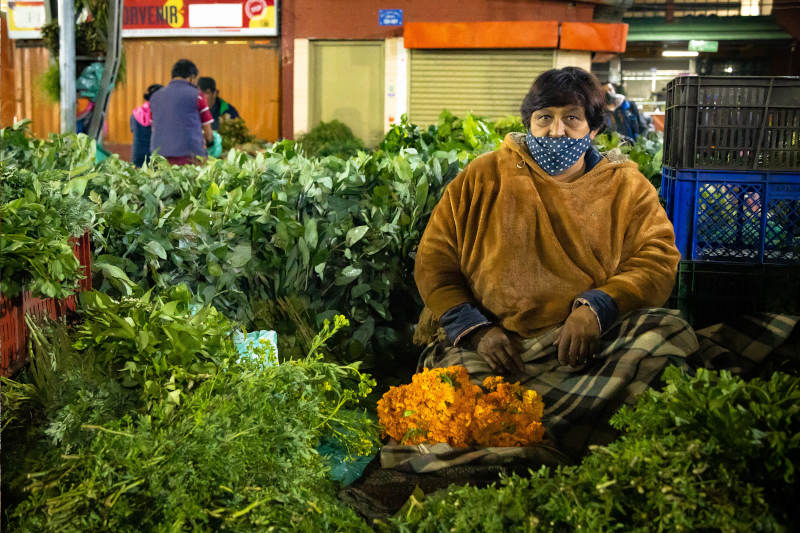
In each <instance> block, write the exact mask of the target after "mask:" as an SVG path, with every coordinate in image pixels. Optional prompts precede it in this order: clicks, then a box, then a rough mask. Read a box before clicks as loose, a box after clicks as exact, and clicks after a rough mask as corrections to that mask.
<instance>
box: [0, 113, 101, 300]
mask: <svg viewBox="0 0 800 533" xmlns="http://www.w3.org/2000/svg"><path fill="white" fill-rule="evenodd" d="M26 126H27V123H20V124H17V125H15V126H13V127H10V128H4V129H3V130H0V137H2V163H0V165H2V168H1V169H0V196H1V197H2V200H1V201H0V219H2V220H3V233H2V235H0V253H2V255H3V269H2V286H1V287H0V290H2V292H3V294H4V295H6V296H8V297H14V296H16V295H17V294H19V293H20V291H22V290H30V291H32V292H33V294H34V296H44V297H50V298H65V297H66V296H69V295H71V294H73V292H74V290H75V289H76V288H77V285H78V282H79V280H80V279H82V275H81V274H80V273H79V271H78V267H79V263H78V260H77V258H76V257H75V255H74V254H73V252H72V245H71V243H70V241H69V239H70V237H78V236H80V235H82V234H83V233H84V232H85V231H86V230H87V229H88V228H89V227H90V226H91V224H92V222H93V220H94V206H93V204H91V203H90V202H88V201H87V200H86V199H84V198H83V193H84V189H85V187H86V183H87V181H88V179H90V177H91V174H90V173H89V170H90V169H91V167H92V165H93V161H88V160H87V158H88V153H89V152H90V151H91V148H92V147H93V145H91V144H88V143H87V141H86V138H78V137H76V136H72V137H69V138H66V137H55V138H53V139H51V141H49V142H47V141H35V140H33V139H32V138H31V137H30V136H29V134H28V133H27V129H26ZM76 145H77V146H76ZM58 153H61V154H62V156H61V157H56V155H57V154H58ZM76 153H78V154H86V157H83V156H82V157H74V156H75V155H76ZM73 163H74V165H73Z"/></svg>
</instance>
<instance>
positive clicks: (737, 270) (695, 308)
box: [667, 261, 800, 329]
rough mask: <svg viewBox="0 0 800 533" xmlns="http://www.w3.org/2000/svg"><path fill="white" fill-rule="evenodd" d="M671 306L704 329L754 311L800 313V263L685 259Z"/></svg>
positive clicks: (679, 270) (693, 323) (671, 299)
mask: <svg viewBox="0 0 800 533" xmlns="http://www.w3.org/2000/svg"><path fill="white" fill-rule="evenodd" d="M667 306H668V307H669V308H670V309H678V310H680V311H681V313H683V317H684V318H685V319H686V320H687V321H688V322H689V323H690V324H691V325H692V326H693V327H694V328H695V329H702V328H704V327H707V326H713V325H714V324H719V323H721V322H726V321H729V320H732V319H735V318H737V317H740V316H742V315H747V314H752V313H780V314H789V315H798V314H800V267H795V266H772V265H739V264H727V263H706V262H700V261H681V263H680V265H679V266H678V277H677V281H676V283H675V289H674V290H673V292H672V296H671V297H670V299H669V303H668V304H667Z"/></svg>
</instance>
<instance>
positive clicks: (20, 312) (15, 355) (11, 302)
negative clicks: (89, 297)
mask: <svg viewBox="0 0 800 533" xmlns="http://www.w3.org/2000/svg"><path fill="white" fill-rule="evenodd" d="M71 240H72V251H73V252H74V253H75V257H77V258H78V262H79V263H80V264H81V266H82V268H83V275H84V276H85V279H82V280H81V281H80V284H79V285H78V289H77V292H81V291H90V290H92V257H91V240H90V239H89V232H88V231H87V232H86V233H84V234H83V235H82V236H81V237H79V238H77V239H71ZM74 310H75V296H70V297H69V298H66V299H64V300H55V299H53V298H45V299H41V298H34V297H32V296H31V293H30V292H23V293H22V294H18V295H17V296H16V297H14V298H6V297H5V296H3V295H0V335H2V347H0V352H2V353H0V355H1V356H2V364H0V374H2V375H3V376H10V375H11V374H13V373H14V372H16V371H17V370H19V369H20V368H22V367H23V366H24V365H25V363H27V362H28V360H29V353H28V327H27V326H26V324H25V314H26V313H28V314H32V315H35V316H43V315H45V314H46V315H47V316H49V317H50V318H52V319H56V318H59V317H62V316H64V315H66V314H67V312H69V311H74Z"/></svg>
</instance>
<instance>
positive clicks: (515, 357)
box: [503, 343, 525, 372]
mask: <svg viewBox="0 0 800 533" xmlns="http://www.w3.org/2000/svg"><path fill="white" fill-rule="evenodd" d="M503 349H504V350H505V353H506V355H507V356H508V359H509V360H510V362H511V366H509V367H507V368H508V370H509V371H511V372H524V371H525V365H524V364H522V358H521V357H520V356H519V350H517V348H516V347H515V346H514V345H513V344H512V343H508V344H506V345H504V346H503Z"/></svg>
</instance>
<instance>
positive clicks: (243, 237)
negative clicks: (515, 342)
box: [87, 142, 468, 360]
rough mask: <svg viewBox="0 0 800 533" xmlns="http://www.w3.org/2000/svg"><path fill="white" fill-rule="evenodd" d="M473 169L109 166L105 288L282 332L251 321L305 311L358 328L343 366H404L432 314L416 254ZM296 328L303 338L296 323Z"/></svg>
mask: <svg viewBox="0 0 800 533" xmlns="http://www.w3.org/2000/svg"><path fill="white" fill-rule="evenodd" d="M466 160H468V157H465V158H464V159H463V160H461V159H459V156H458V154H457V153H456V152H455V150H453V151H450V152H437V153H436V157H433V158H428V159H427V160H424V159H423V157H422V156H420V155H419V154H416V153H414V152H413V151H403V153H402V154H397V155H393V156H390V155H388V154H386V153H383V152H381V153H375V154H369V155H368V154H362V155H361V156H359V157H356V158H353V159H350V160H347V161H344V160H342V159H339V158H335V157H327V158H322V159H308V158H306V157H304V156H303V155H301V154H299V153H298V152H296V151H295V145H294V143H291V142H284V143H278V144H276V145H274V146H273V147H271V148H270V149H269V150H267V151H266V152H265V153H263V154H259V155H258V156H256V157H255V158H249V157H247V156H245V155H243V154H238V153H235V152H232V153H230V154H229V156H228V157H227V158H226V159H224V160H218V161H214V162H210V163H208V164H207V165H206V166H204V167H181V168H178V167H174V168H171V167H170V166H169V165H167V164H166V162H165V161H164V160H162V159H158V158H157V159H156V160H155V161H154V163H153V164H151V165H150V166H149V167H147V168H144V169H142V170H137V169H134V168H132V167H130V166H129V165H127V164H124V163H121V162H120V161H119V160H117V159H115V158H111V159H108V160H106V161H105V162H104V163H103V164H102V166H101V168H100V172H98V174H97V175H96V176H95V177H94V178H93V179H92V180H91V182H90V183H89V186H88V188H87V190H88V191H89V197H90V198H91V199H92V201H94V202H95V203H96V205H97V209H98V213H99V215H100V218H101V231H100V232H99V234H98V235H97V236H96V238H95V239H94V243H93V245H94V251H95V253H96V257H95V260H94V263H93V267H94V269H95V272H96V278H95V284H94V286H95V287H99V290H100V291H102V292H109V293H110V294H112V295H116V296H124V295H127V294H129V292H128V291H129V288H128V287H127V286H125V285H121V284H120V282H119V276H118V274H119V273H120V272H122V273H124V274H125V275H126V276H127V277H129V278H130V280H132V281H133V282H134V283H136V284H137V285H139V286H140V287H142V288H143V289H145V290H146V289H149V288H150V287H158V288H160V289H165V288H168V287H170V286H172V285H175V284H179V283H186V284H187V286H188V287H189V289H190V291H191V293H192V297H193V299H194V301H195V302H196V303H201V304H210V303H213V304H214V306H215V307H217V308H218V309H220V310H222V311H223V312H225V313H226V314H228V316H230V317H232V318H235V319H237V320H239V321H240V322H242V323H243V324H245V325H246V326H247V327H248V329H276V330H279V331H280V330H281V327H282V325H281V324H276V323H265V322H263V321H261V320H258V316H257V314H256V312H254V311H253V309H254V307H256V308H258V307H259V302H276V301H278V299H281V298H286V297H297V298H299V299H300V301H302V304H301V310H302V312H303V313H304V314H306V315H307V316H309V320H310V323H311V325H312V327H313V328H316V327H317V325H318V324H320V323H321V322H322V321H323V320H324V319H326V318H327V319H331V318H332V317H333V316H335V315H338V314H345V315H346V316H348V318H350V319H352V320H354V321H355V322H357V323H358V324H359V326H358V328H357V330H356V332H355V334H354V335H353V336H352V337H349V338H343V339H341V343H342V344H341V345H340V346H337V347H336V349H335V350H334V351H336V352H337V353H339V354H341V359H345V360H356V359H364V358H365V357H366V356H367V355H368V353H369V352H373V351H374V350H376V349H379V350H382V351H386V352H390V351H391V352H394V353H398V352H400V351H401V350H402V348H398V347H400V346H410V345H411V342H410V340H411V336H412V335H413V332H412V331H411V328H410V324H413V323H414V322H416V319H417V317H418V316H419V311H420V310H421V302H420V301H419V298H418V296H416V297H415V294H416V290H415V286H414V284H413V276H412V275H411V273H412V270H413V261H414V256H413V252H414V250H415V248H416V246H417V244H418V242H419V239H420V237H421V235H422V232H423V230H424V228H425V224H426V223H427V218H428V217H429V215H430V213H431V211H432V209H433V207H434V206H435V204H436V202H437V201H438V199H439V198H440V197H441V194H442V192H443V190H444V187H445V186H446V184H447V183H448V182H449V181H450V180H452V179H453V178H454V177H455V176H456V175H457V173H458V172H459V170H460V169H461V168H462V165H463V164H464V162H465V161H466ZM295 301H298V300H297V299H295ZM390 306H392V308H393V309H394V311H392V312H390V311H389V307H390ZM261 307H263V306H261ZM259 316H260V317H261V318H265V317H267V315H265V314H263V313H261V314H259ZM271 316H272V317H274V316H275V315H274V314H273V315H271ZM285 324H286V325H287V327H288V328H291V330H292V331H293V330H294V329H295V322H294V320H293V318H288V317H287V320H285ZM373 343H375V344H373ZM370 346H371V348H372V349H371V350H367V348H368V347H370ZM307 348H308V346H303V345H298V346H297V347H296V350H297V352H298V353H302V352H303V351H305V350H306V349H307ZM295 355H297V354H295Z"/></svg>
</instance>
